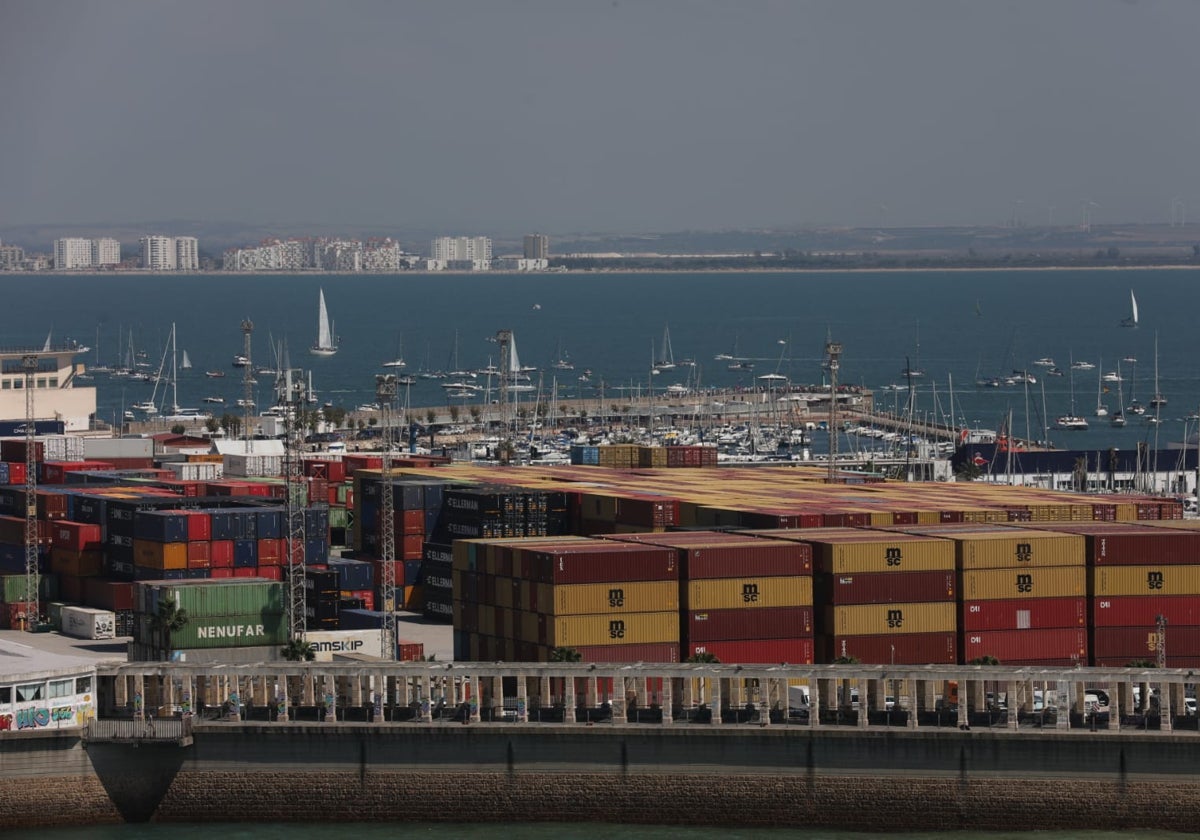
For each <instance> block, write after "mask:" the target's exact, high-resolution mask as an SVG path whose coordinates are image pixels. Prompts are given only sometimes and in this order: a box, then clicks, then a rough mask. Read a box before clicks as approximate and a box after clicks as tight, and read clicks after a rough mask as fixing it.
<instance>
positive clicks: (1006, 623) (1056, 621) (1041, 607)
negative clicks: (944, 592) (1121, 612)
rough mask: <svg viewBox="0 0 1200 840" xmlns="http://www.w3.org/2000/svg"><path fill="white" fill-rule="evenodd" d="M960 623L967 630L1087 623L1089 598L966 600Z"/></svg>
mask: <svg viewBox="0 0 1200 840" xmlns="http://www.w3.org/2000/svg"><path fill="white" fill-rule="evenodd" d="M958 626H959V627H960V628H961V629H962V631H963V632H964V633H970V632H975V631H978V630H1050V629H1054V628H1068V627H1086V626H1087V598H1083V597H1079V598H1028V599H1020V598H1015V599H1005V600H999V601H963V602H962V603H961V604H960V605H959V620H958Z"/></svg>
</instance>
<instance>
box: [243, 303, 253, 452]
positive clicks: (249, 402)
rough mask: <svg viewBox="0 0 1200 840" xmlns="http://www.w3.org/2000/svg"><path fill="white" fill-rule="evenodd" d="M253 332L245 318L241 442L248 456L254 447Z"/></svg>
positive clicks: (250, 323) (251, 325)
mask: <svg viewBox="0 0 1200 840" xmlns="http://www.w3.org/2000/svg"><path fill="white" fill-rule="evenodd" d="M253 332H254V323H253V322H252V321H251V320H250V319H249V318H246V319H245V320H243V321H242V355H243V356H245V358H246V366H245V367H243V368H242V441H243V447H244V452H243V454H245V455H249V454H250V453H251V451H253V447H254V430H253V429H251V428H250V421H251V420H252V419H253V418H254V365H253V364H252V363H251V358H250V335H251V333H253Z"/></svg>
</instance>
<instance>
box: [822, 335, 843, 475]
mask: <svg viewBox="0 0 1200 840" xmlns="http://www.w3.org/2000/svg"><path fill="white" fill-rule="evenodd" d="M825 357H826V361H825V366H826V367H827V368H829V481H831V482H832V481H833V480H834V477H835V475H836V473H837V452H838V431H837V385H838V369H839V368H840V367H841V357H842V344H841V342H839V341H833V340H832V339H829V340H826V342H825Z"/></svg>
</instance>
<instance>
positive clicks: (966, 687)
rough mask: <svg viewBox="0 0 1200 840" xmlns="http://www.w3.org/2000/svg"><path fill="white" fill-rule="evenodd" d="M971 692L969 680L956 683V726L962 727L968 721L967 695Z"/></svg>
mask: <svg viewBox="0 0 1200 840" xmlns="http://www.w3.org/2000/svg"><path fill="white" fill-rule="evenodd" d="M970 690H971V681H970V680H959V681H958V725H959V727H960V728H961V727H964V726H966V725H967V723H968V721H970V717H968V715H967V693H968V692H969V691H970Z"/></svg>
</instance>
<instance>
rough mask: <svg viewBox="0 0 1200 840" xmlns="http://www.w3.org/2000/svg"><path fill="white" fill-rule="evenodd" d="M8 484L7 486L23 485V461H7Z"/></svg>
mask: <svg viewBox="0 0 1200 840" xmlns="http://www.w3.org/2000/svg"><path fill="white" fill-rule="evenodd" d="M8 483H9V484H24V483H25V462H24V461H19V462H18V461H9V462H8Z"/></svg>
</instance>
